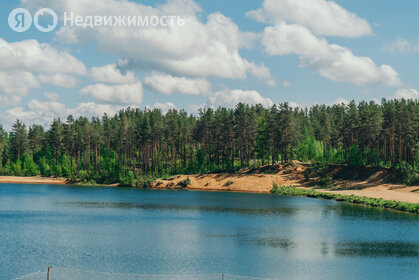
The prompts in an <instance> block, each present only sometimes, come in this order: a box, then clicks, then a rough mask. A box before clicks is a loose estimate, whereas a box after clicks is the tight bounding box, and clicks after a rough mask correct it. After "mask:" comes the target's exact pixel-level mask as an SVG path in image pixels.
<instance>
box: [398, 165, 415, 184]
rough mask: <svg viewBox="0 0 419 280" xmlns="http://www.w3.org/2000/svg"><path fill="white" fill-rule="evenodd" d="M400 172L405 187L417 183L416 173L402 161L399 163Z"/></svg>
mask: <svg viewBox="0 0 419 280" xmlns="http://www.w3.org/2000/svg"><path fill="white" fill-rule="evenodd" d="M400 171H401V173H402V177H403V182H404V183H405V184H406V185H414V184H418V183H419V176H418V172H416V171H415V170H414V169H413V167H412V166H411V165H409V164H408V163H407V162H405V161H402V162H401V163H400Z"/></svg>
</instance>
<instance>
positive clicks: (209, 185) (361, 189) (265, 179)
mask: <svg viewBox="0 0 419 280" xmlns="http://www.w3.org/2000/svg"><path fill="white" fill-rule="evenodd" d="M187 178H189V180H190V184H189V185H188V187H187V188H186V189H189V190H207V191H230V192H252V193H270V191H271V189H272V185H273V183H275V184H277V185H278V186H295V187H297V188H303V189H311V188H313V187H310V186H308V185H306V184H305V183H304V182H302V180H300V179H298V178H289V177H287V176H286V175H282V174H252V175H249V174H204V175H178V176H174V177H173V178H170V179H161V180H157V181H156V182H154V183H153V187H154V188H160V189H171V188H176V186H178V184H179V182H182V181H184V180H187ZM338 183H339V184H342V185H343V184H344V185H347V186H350V187H348V189H339V190H333V189H316V190H317V191H319V192H329V193H337V194H346V195H351V194H353V195H355V196H365V197H370V198H382V199H385V200H396V201H403V202H409V203H419V186H406V185H395V184H370V183H368V182H349V181H340V182H338ZM354 188H356V189H354Z"/></svg>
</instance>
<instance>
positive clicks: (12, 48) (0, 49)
mask: <svg viewBox="0 0 419 280" xmlns="http://www.w3.org/2000/svg"><path fill="white" fill-rule="evenodd" d="M0 60H1V61H2V63H1V64H0V71H10V70H18V71H28V72H32V73H34V72H39V73H63V74H74V75H84V74H86V72H87V71H86V67H85V66H84V64H83V63H82V62H81V61H79V60H78V59H77V58H75V57H74V56H72V55H71V54H69V53H68V52H65V51H58V50H56V49H54V48H53V47H51V46H50V45H49V44H46V43H39V42H38V41H36V40H23V41H18V42H14V43H9V42H6V41H5V40H4V39H2V38H0Z"/></svg>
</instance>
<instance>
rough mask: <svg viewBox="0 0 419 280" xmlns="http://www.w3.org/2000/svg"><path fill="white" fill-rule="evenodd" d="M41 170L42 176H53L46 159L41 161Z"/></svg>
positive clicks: (43, 158)
mask: <svg viewBox="0 0 419 280" xmlns="http://www.w3.org/2000/svg"><path fill="white" fill-rule="evenodd" d="M39 170H40V171H41V175H42V176H44V177H49V176H51V175H52V170H51V167H50V166H49V164H48V163H47V160H46V159H45V157H42V158H41V159H40V160H39Z"/></svg>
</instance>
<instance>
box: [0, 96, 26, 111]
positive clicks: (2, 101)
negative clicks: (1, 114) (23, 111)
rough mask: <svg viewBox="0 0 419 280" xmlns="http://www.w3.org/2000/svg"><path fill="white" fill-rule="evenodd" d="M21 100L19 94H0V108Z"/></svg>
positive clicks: (13, 104) (15, 103)
mask: <svg viewBox="0 0 419 280" xmlns="http://www.w3.org/2000/svg"><path fill="white" fill-rule="evenodd" d="M21 101H22V97H21V96H17V95H4V94H0V108H2V107H9V106H15V105H18V104H19V103H20V102H21Z"/></svg>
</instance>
